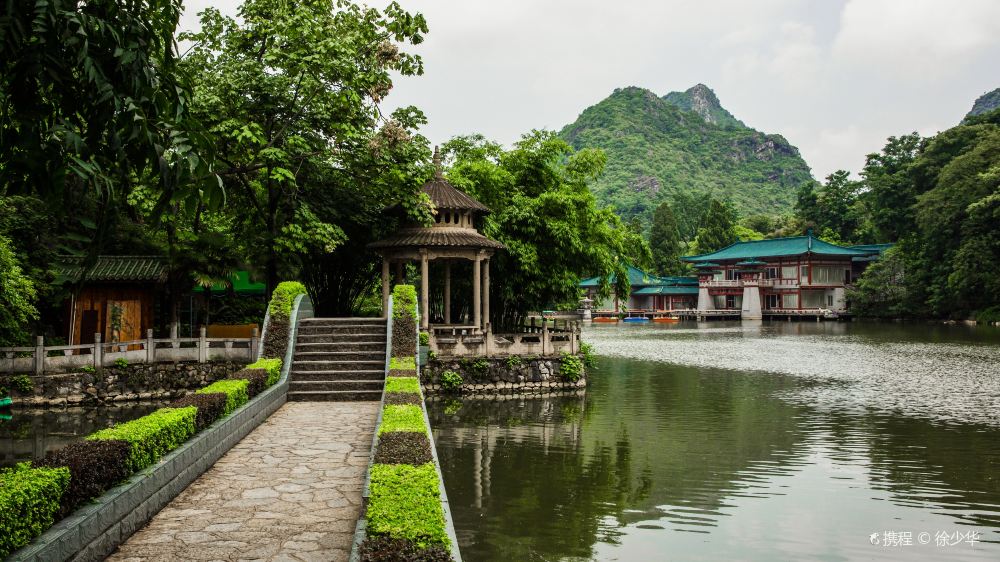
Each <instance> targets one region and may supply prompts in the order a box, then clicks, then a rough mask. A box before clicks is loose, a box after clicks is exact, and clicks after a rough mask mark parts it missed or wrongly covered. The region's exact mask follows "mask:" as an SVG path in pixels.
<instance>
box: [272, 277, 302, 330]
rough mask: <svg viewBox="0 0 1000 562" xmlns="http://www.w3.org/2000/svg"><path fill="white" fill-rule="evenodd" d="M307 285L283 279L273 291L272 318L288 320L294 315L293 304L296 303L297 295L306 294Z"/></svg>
mask: <svg viewBox="0 0 1000 562" xmlns="http://www.w3.org/2000/svg"><path fill="white" fill-rule="evenodd" d="M306 292H307V291H306V286H305V285H303V284H302V283H299V282H298V281H282V282H281V283H278V286H277V287H275V288H274V292H273V293H271V304H270V311H271V319H272V320H274V319H275V318H277V319H279V320H282V321H284V322H288V319H289V317H290V316H291V315H292V305H293V304H295V297H297V296H299V295H304V294H306Z"/></svg>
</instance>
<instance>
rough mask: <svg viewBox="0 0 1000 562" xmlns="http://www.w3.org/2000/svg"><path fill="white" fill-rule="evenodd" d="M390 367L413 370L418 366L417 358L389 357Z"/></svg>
mask: <svg viewBox="0 0 1000 562" xmlns="http://www.w3.org/2000/svg"><path fill="white" fill-rule="evenodd" d="M389 368H390V369H398V370H401V371H412V370H414V369H416V368H417V360H416V359H415V358H413V357H393V358H391V359H389Z"/></svg>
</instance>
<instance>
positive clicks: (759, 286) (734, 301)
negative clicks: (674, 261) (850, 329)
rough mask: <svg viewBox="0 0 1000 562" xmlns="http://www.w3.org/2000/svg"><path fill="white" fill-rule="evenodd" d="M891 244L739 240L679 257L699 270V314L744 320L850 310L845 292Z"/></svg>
mask: <svg viewBox="0 0 1000 562" xmlns="http://www.w3.org/2000/svg"><path fill="white" fill-rule="evenodd" d="M888 246H889V245H887V244H871V245H862V246H840V245H837V244H831V243H829V242H824V241H823V240H820V239H819V238H816V237H815V236H813V234H812V232H811V231H810V232H808V233H806V234H805V235H804V236H789V237H785V238H772V239H766V240H752V241H745V242H744V241H740V242H735V243H733V244H730V245H729V246H726V247H725V248H722V249H721V250H717V251H715V252H710V253H706V254H700V255H695V256H686V257H683V258H681V259H683V260H684V261H686V262H688V263H690V264H692V265H693V266H694V268H695V269H697V270H698V299H697V306H698V310H699V311H733V313H734V314H739V315H740V317H741V318H744V319H751V320H759V319H761V318H763V317H764V316H767V315H792V314H796V313H802V312H815V313H816V314H817V315H819V314H823V315H826V314H829V315H838V314H844V313H846V312H847V299H846V295H845V290H846V288H847V287H848V286H849V285H850V284H851V283H853V282H854V281H855V280H856V279H857V277H858V276H860V275H861V273H862V272H863V271H864V268H865V267H866V266H867V264H868V263H869V262H871V261H872V260H875V259H878V257H879V256H880V255H881V253H882V252H884V251H885V250H886V249H887V248H888Z"/></svg>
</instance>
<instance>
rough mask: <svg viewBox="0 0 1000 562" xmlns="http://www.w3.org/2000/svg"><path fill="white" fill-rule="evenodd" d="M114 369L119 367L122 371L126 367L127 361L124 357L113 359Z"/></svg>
mask: <svg viewBox="0 0 1000 562" xmlns="http://www.w3.org/2000/svg"><path fill="white" fill-rule="evenodd" d="M115 367H119V368H122V369H124V368H125V367H128V359H125V358H124V357H119V358H118V359H115Z"/></svg>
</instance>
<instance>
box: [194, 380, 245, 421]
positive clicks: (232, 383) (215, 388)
mask: <svg viewBox="0 0 1000 562" xmlns="http://www.w3.org/2000/svg"><path fill="white" fill-rule="evenodd" d="M248 386H250V381H248V380H245V379H240V380H223V381H215V382H213V383H212V384H210V385H208V386H206V387H205V388H202V389H199V390H196V391H195V392H196V393H197V394H212V393H214V392H222V393H223V394H225V395H226V409H225V410H224V411H223V412H222V415H223V416H228V415H229V414H231V413H233V411H234V410H235V409H236V408H239V407H240V406H242V405H244V404H246V403H247V400H249V399H250V396H249V394H248V393H247V387H248Z"/></svg>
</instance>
